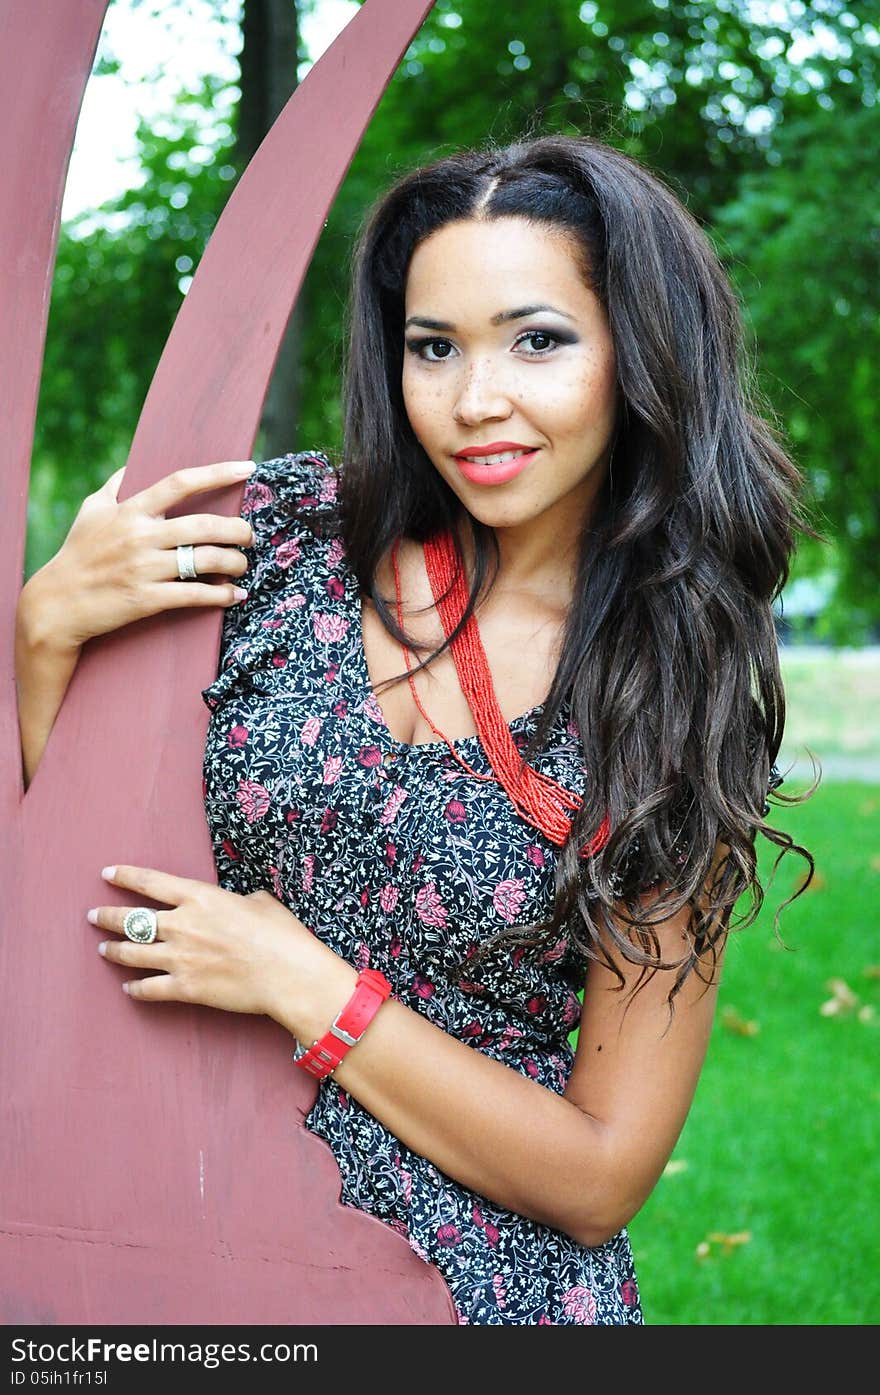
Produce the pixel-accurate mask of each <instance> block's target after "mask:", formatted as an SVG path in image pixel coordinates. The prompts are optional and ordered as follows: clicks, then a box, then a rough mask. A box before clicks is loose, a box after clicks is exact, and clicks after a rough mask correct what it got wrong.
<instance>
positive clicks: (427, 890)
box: [416, 882, 446, 927]
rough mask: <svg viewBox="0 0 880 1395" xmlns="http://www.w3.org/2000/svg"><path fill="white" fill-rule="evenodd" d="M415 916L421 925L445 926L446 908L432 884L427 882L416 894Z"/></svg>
mask: <svg viewBox="0 0 880 1395" xmlns="http://www.w3.org/2000/svg"><path fill="white" fill-rule="evenodd" d="M416 915H417V916H418V918H419V920H420V921H421V922H422V924H423V925H439V926H441V927H443V926H445V925H446V907H445V906H444V904H443V902H442V901H441V900H440V897H439V896H438V894H437V888H436V887H435V885H434V883H433V882H428V883H427V884H426V885H425V886H423V887H420V888H419V890H418V891H417V892H416Z"/></svg>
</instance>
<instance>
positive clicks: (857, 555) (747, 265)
mask: <svg viewBox="0 0 880 1395" xmlns="http://www.w3.org/2000/svg"><path fill="white" fill-rule="evenodd" d="M774 149H775V151H776V154H777V155H778V157H779V162H778V163H777V164H774V165H769V166H767V167H766V168H765V169H764V170H763V171H756V172H753V173H748V174H746V175H744V176H743V177H742V179H741V180H740V186H739V190H738V192H737V195H736V197H735V198H734V199H732V200H731V201H730V202H729V203H728V204H727V205H726V206H725V207H724V208H721V209H718V210H717V212H716V214H715V226H716V229H717V230H718V233H719V234H720V235H721V236H722V237H723V239H724V241H725V242H726V246H727V252H728V264H729V269H730V271H731V274H732V276H733V278H734V280H735V281H737V283H738V285H739V287H740V291H741V294H742V297H743V299H744V301H745V303H746V305H747V306H748V309H749V316H750V319H751V323H752V327H753V332H754V336H755V342H756V345H757V350H758V363H757V367H758V372H759V380H760V382H761V385H762V388H763V390H764V392H765V394H766V397H767V398H768V400H769V401H770V402H771V403H772V404H773V405H774V406H775V409H776V412H777V414H778V418H779V422H780V424H781V425H782V427H783V428H784V430H785V432H786V433H787V435H788V438H789V440H790V441H791V442H792V445H793V449H794V451H795V454H796V455H797V458H798V460H799V462H800V464H801V465H802V467H803V468H804V469H805V470H806V472H807V475H808V477H809V479H810V480H811V482H812V485H813V490H814V494H815V516H816V520H817V523H818V524H819V527H820V529H822V530H824V531H825V532H826V533H827V534H828V535H829V536H830V537H831V538H833V539H834V540H835V546H834V549H833V553H832V556H831V557H830V558H829V557H828V556H827V555H825V554H826V551H827V550H825V549H817V547H816V544H814V543H807V544H805V545H804V557H803V558H802V559H801V560H800V562H799V565H798V568H797V572H798V573H801V574H806V575H809V574H811V573H812V572H814V571H816V570H818V569H820V568H821V567H822V566H823V565H824V566H827V565H828V564H829V561H831V562H833V565H834V569H835V572H836V588H835V592H834V595H833V599H832V602H831V604H830V605H829V606H828V608H827V609H826V610H825V611H824V612H823V615H822V621H821V626H820V633H821V632H822V630H823V629H824V633H825V635H826V636H827V637H829V638H832V639H834V640H835V641H837V642H840V643H849V644H853V643H858V642H860V641H864V640H866V639H868V638H870V637H871V636H872V635H875V634H876V632H877V626H878V622H880V550H878V546H877V544H878V541H880V468H878V461H880V404H878V398H877V394H876V391H875V390H874V389H873V388H872V382H873V381H874V380H875V378H876V371H877V364H878V363H880V316H878V289H877V288H878V286H880V212H878V205H877V201H876V198H871V197H870V196H868V197H866V194H867V192H868V191H869V190H871V188H872V187H875V186H876V182H877V168H878V156H880V140H878V123H877V112H876V109H875V108H871V107H863V106H862V107H860V106H858V105H854V106H853V107H852V108H851V109H850V110H848V111H846V112H845V114H844V113H843V112H842V111H841V109H840V107H839V106H837V105H835V107H834V108H832V109H830V110H823V109H821V108H820V109H818V110H813V111H811V112H809V113H808V114H802V115H796V116H794V117H792V118H791V119H790V120H788V119H787V120H786V121H785V122H783V123H782V125H781V126H780V129H779V130H778V131H777V132H776V136H775V141H774ZM719 251H720V252H721V254H722V256H724V247H723V246H720V247H719Z"/></svg>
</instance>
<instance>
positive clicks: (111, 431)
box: [26, 78, 237, 575]
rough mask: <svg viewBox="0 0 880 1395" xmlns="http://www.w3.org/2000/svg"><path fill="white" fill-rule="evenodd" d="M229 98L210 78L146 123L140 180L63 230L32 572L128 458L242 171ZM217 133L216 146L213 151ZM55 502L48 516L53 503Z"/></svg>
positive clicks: (43, 407) (39, 434) (42, 417)
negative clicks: (158, 119)
mask: <svg viewBox="0 0 880 1395" xmlns="http://www.w3.org/2000/svg"><path fill="white" fill-rule="evenodd" d="M228 97H229V94H228V92H227V91H226V90H224V88H223V87H222V86H221V85H220V84H219V83H217V82H216V81H214V80H212V79H211V78H208V79H206V80H205V82H204V84H203V86H202V88H201V90H199V91H197V92H195V93H192V94H188V95H186V96H185V97H181V99H180V100H179V101H178V103H177V105H176V106H175V108H174V110H173V111H172V112H170V113H169V115H168V117H167V119H166V120H165V121H163V122H162V124H161V127H160V126H158V125H157V126H154V127H153V129H152V130H150V129H148V128H146V127H145V126H144V125H141V126H140V127H139V129H138V145H139V154H140V161H141V166H142V171H143V183H142V185H141V186H140V187H139V188H132V189H130V190H128V191H127V192H126V193H125V194H123V195H122V196H121V197H120V198H118V199H115V200H113V201H112V202H110V203H107V204H105V205H104V207H103V209H102V210H101V214H100V217H92V215H90V214H83V215H81V216H80V217H79V218H77V219H75V220H73V221H71V222H69V223H67V224H66V225H65V226H64V227H63V228H62V233H61V237H60V239H59V244H58V255H57V259H56V266H55V279H54V284H53V289H52V305H51V311H50V317H49V327H48V333H47V339H46V353H45V358H44V365H43V376H42V380H41V384H40V400H39V405H38V412H37V430H36V436H35V445H34V466H33V472H32V484H31V522H32V527H31V529H30V534H29V538H28V552H27V559H26V572H27V574H28V575H30V573H31V572H32V571H33V570H34V569H35V568H36V567H38V566H41V565H42V563H43V562H45V561H46V560H47V559H48V557H50V556H51V555H52V553H53V552H54V551H55V550H56V549H57V547H58V545H59V543H60V542H61V540H62V538H63V536H64V534H65V532H66V530H67V528H68V527H69V524H70V520H71V518H72V517H73V515H74V514H75V512H76V509H77V508H78V506H79V503H80V502H81V500H82V498H83V496H84V495H85V494H86V493H88V492H90V491H91V490H93V489H95V488H96V487H97V486H98V485H99V484H101V483H102V482H103V480H105V479H106V478H107V476H108V475H109V474H111V473H112V472H113V471H114V470H116V469H118V468H119V466H120V465H123V464H124V463H125V460H126V457H127V454H128V448H129V445H130V443H131V438H132V436H133V434H134V429H135V426H136V424H137V418H138V414H139V412H140V410H141V407H142V405H143V402H144V398H145V397H146V395H147V390H148V388H149V385H150V381H151V379H152V376H153V373H154V371H155V368H156V365H157V363H158V361H159V358H160V356H161V353H162V349H163V348H164V345H165V341H166V339H167V338H168V334H169V331H170V329H171V326H172V324H173V323H174V318H175V316H176V314H177V311H178V309H179V308H180V304H181V300H182V295H183V291H184V289H185V287H186V284H187V279H186V278H187V277H188V276H189V275H191V273H192V272H194V270H195V268H196V266H197V265H198V262H199V259H200V258H201V255H202V253H203V252H204V249H205V246H206V245H207V242H208V239H209V237H210V235H211V233H212V231H213V229H214V226H215V224H216V222H217V219H218V218H219V216H220V213H221V211H222V209H223V206H224V204H225V202H226V200H227V198H228V197H229V191H230V189H231V188H232V185H233V181H234V179H235V178H236V174H237V171H236V170H235V168H234V166H233V165H232V163H231V155H230V151H231V149H232V145H233V139H234V135H233V128H232V125H231V123H230V121H229V119H228V115H229V113H228V109H227V103H228ZM207 130H210V141H211V144H210V147H209V146H208V145H206V143H205V142H206V139H207V138H208V136H207ZM47 505H48V510H47V507H46V506H47Z"/></svg>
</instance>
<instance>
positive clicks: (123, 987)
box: [122, 983, 128, 993]
mask: <svg viewBox="0 0 880 1395" xmlns="http://www.w3.org/2000/svg"><path fill="white" fill-rule="evenodd" d="M122 991H123V993H127V992H128V984H127V983H123V985H122Z"/></svg>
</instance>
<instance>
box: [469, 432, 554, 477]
mask: <svg viewBox="0 0 880 1395" xmlns="http://www.w3.org/2000/svg"><path fill="white" fill-rule="evenodd" d="M539 449H540V447H535V448H534V449H533V448H532V447H531V446H523V445H520V444H519V443H518V442H517V441H493V442H492V443H491V444H490V445H488V446H466V447H465V448H464V450H457V451H456V452H455V454H454V456H453V459H454V461H455V463H456V465H457V466H458V468H459V469H460V470H461V473H462V474H463V475H464V477H465V479H466V480H467V481H468V482H469V483H470V484H481V485H491V484H507V483H508V481H509V480H512V479H515V478H516V476H517V475H519V474H521V473H522V471H523V470H524V469H525V468H526V466H527V465H530V464H531V462H532V461H533V460H534V458H535V456H536V455H537V454H538V450H539ZM513 452H517V454H513ZM487 455H488V456H493V455H508V456H509V458H508V459H507V460H498V461H494V462H493V463H492V464H491V465H482V464H480V463H479V462H480V460H482V459H483V457H484V456H487Z"/></svg>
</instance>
